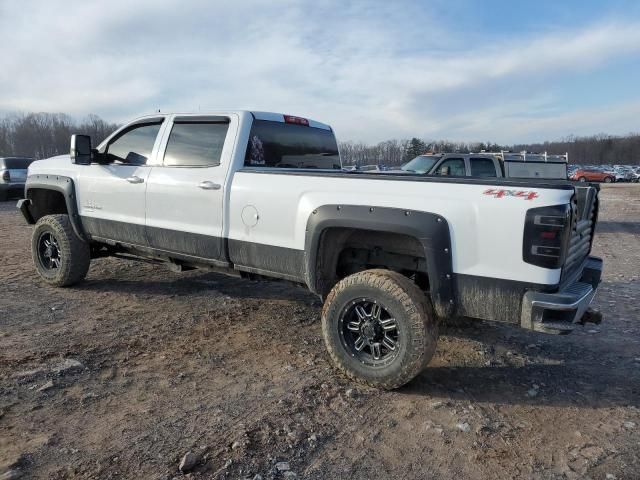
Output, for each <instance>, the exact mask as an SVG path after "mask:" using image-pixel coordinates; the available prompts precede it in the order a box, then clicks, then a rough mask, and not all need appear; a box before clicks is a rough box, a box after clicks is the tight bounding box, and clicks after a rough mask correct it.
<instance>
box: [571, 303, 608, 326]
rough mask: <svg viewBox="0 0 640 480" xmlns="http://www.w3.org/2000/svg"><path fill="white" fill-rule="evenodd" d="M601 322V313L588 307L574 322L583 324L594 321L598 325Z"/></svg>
mask: <svg viewBox="0 0 640 480" xmlns="http://www.w3.org/2000/svg"><path fill="white" fill-rule="evenodd" d="M601 322H602V313H601V312H600V311H599V310H594V309H593V308H591V307H589V308H588V309H587V311H586V312H584V315H582V318H581V319H580V320H578V321H577V322H576V323H578V324H580V325H584V324H585V323H595V324H596V325H600V323H601Z"/></svg>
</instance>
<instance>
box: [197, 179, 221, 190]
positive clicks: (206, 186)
mask: <svg viewBox="0 0 640 480" xmlns="http://www.w3.org/2000/svg"><path fill="white" fill-rule="evenodd" d="M198 187H200V188H201V189H203V190H220V189H221V188H222V185H220V184H219V183H213V182H211V181H209V180H206V181H204V182H200V185H198Z"/></svg>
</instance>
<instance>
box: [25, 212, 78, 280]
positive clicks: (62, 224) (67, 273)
mask: <svg viewBox="0 0 640 480" xmlns="http://www.w3.org/2000/svg"><path fill="white" fill-rule="evenodd" d="M52 245H53V246H52ZM47 253H48V256H47ZM31 256H32V257H33V263H34V264H35V266H36V270H37V272H38V275H40V277H41V278H42V279H43V280H44V281H45V282H47V283H48V284H49V285H53V286H55V287H68V286H70V285H73V284H75V283H78V282H79V281H81V280H82V279H84V277H85V276H86V275H87V271H88V270H89V264H90V262H91V255H90V248H89V244H88V243H86V242H84V241H83V240H81V239H80V238H79V237H78V236H77V235H76V233H75V232H74V231H73V227H72V226H71V222H70V221H69V216H68V215H45V216H44V217H42V218H41V219H40V220H38V222H37V223H36V226H35V228H34V229H33V235H32V236H31Z"/></svg>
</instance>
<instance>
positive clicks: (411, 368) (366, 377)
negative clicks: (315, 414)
mask: <svg viewBox="0 0 640 480" xmlns="http://www.w3.org/2000/svg"><path fill="white" fill-rule="evenodd" d="M597 195H598V190H597V187H594V186H591V185H588V184H580V185H578V184H574V183H571V182H568V181H554V182H546V181H512V180H508V179H501V178H498V179H490V178H483V179H475V178H454V177H437V176H420V177H416V176H406V175H393V174H373V173H360V172H345V171H343V170H341V165H340V158H339V154H338V147H337V144H336V140H335V137H334V134H333V131H332V130H331V128H330V127H329V126H327V125H324V124H322V123H319V122H314V121H312V120H307V119H304V118H299V117H292V116H288V115H280V114H275V113H261V112H245V111H234V112H217V113H213V114H208V115H204V114H176V115H174V114H164V115H159V114H158V115H153V116H148V117H144V118H140V119H137V120H135V121H134V122H132V123H129V124H128V125H125V126H124V127H122V128H121V129H119V130H118V131H116V132H115V133H114V134H113V135H111V136H110V137H109V138H107V139H106V140H105V141H104V142H103V143H102V144H101V145H100V146H99V147H98V148H97V149H96V150H92V149H91V145H90V139H89V138H88V137H85V136H81V135H75V136H73V137H72V148H71V155H70V156H61V157H56V158H53V159H48V160H46V161H38V162H35V163H34V164H32V165H31V167H30V169H29V176H28V178H27V184H26V187H25V199H23V200H21V201H20V202H19V203H18V207H19V208H20V210H21V211H22V213H23V214H24V216H25V218H26V219H27V221H28V222H29V223H32V224H35V228H34V231H33V237H32V245H31V248H32V254H33V259H34V263H35V266H36V269H37V271H38V273H39V274H40V276H41V277H42V278H43V279H44V280H45V281H46V282H47V283H49V284H51V285H57V286H68V285H73V284H74V283H76V282H79V281H81V280H82V279H83V278H84V276H85V275H86V273H87V270H88V268H89V263H90V260H91V259H92V258H97V257H101V256H106V255H115V256H128V257H129V258H139V257H146V258H153V259H156V260H159V261H163V262H167V263H168V264H169V265H170V266H171V267H172V268H174V269H177V270H180V269H187V268H207V269H212V270H216V271H222V272H225V273H231V274H236V275H241V276H248V277H251V276H256V275H260V276H264V277H271V278H280V279H286V280H290V281H293V282H296V283H299V284H303V285H306V286H307V287H308V288H309V289H310V290H311V291H312V292H314V293H316V294H317V295H319V296H320V297H321V298H323V299H324V301H325V304H324V308H323V311H322V330H323V335H324V339H325V342H326V345H327V348H328V350H329V353H330V354H331V357H332V358H333V360H334V362H335V363H336V365H337V366H338V367H340V368H341V369H342V370H343V371H344V372H346V373H347V374H348V375H349V376H350V377H352V378H356V379H359V380H361V381H364V382H367V383H369V384H371V385H376V386H380V387H384V388H395V387H398V386H400V385H402V384H404V383H406V382H408V381H409V380H411V379H412V378H413V377H414V376H416V375H417V374H418V373H419V372H420V371H421V370H422V369H423V367H424V366H425V365H426V364H427V363H428V362H429V360H430V359H431V357H432V355H433V353H434V350H435V345H436V340H437V334H438V322H439V320H440V319H443V318H445V319H446V318H451V317H454V316H466V317H472V318H479V319H487V320H495V321H502V322H507V323H510V324H513V325H519V326H521V327H524V328H528V329H533V330H539V331H546V332H552V333H566V332H569V331H571V329H573V328H574V325H575V323H577V322H580V321H581V320H584V318H585V315H584V314H585V312H586V311H587V308H588V305H589V303H590V301H591V299H592V298H593V295H594V294H595V291H596V287H597V285H598V283H599V281H600V273H601V269H602V262H601V260H599V259H597V258H594V257H590V256H589V252H590V250H591V242H592V235H593V231H594V226H595V221H596V216H597V211H598V200H597Z"/></svg>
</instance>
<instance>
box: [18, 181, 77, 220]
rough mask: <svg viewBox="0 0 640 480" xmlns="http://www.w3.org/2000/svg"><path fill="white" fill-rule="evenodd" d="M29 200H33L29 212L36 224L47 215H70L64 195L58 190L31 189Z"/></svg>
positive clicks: (28, 193) (28, 192)
mask: <svg viewBox="0 0 640 480" xmlns="http://www.w3.org/2000/svg"><path fill="white" fill-rule="evenodd" d="M27 198H28V199H30V200H31V205H30V206H29V212H30V213H31V216H32V217H33V220H34V221H35V222H37V221H38V220H39V219H40V218H42V217H44V216H45V215H55V214H69V212H68V211H67V203H66V201H65V199H64V195H63V194H62V193H61V192H58V191H56V190H49V189H46V188H31V189H29V190H28V191H27Z"/></svg>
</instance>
